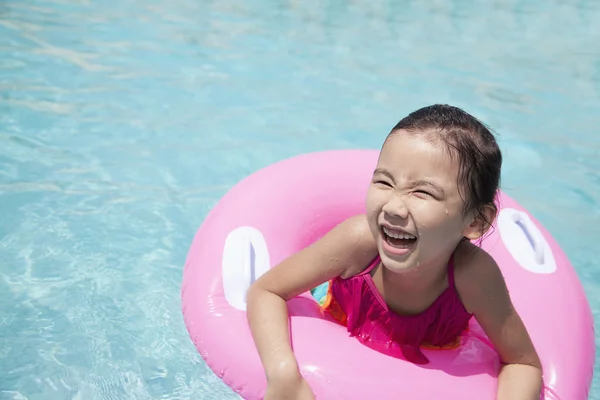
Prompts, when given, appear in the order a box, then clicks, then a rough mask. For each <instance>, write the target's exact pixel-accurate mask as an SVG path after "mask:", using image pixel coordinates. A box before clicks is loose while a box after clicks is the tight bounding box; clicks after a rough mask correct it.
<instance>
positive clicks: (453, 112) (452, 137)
mask: <svg viewBox="0 0 600 400" xmlns="http://www.w3.org/2000/svg"><path fill="white" fill-rule="evenodd" d="M401 130H402V131H405V132H408V133H411V134H425V135H430V138H431V140H433V141H435V140H440V141H441V142H442V143H443V144H444V145H445V147H446V148H447V149H448V151H449V154H450V156H451V157H455V159H457V160H458V163H459V167H458V188H459V193H460V196H461V197H462V199H463V201H464V202H465V205H464V209H463V212H464V213H465V214H466V213H468V212H470V211H474V212H475V216H476V217H479V218H482V219H483V220H484V221H485V222H486V223H488V224H489V225H491V223H492V221H488V220H487V219H486V216H485V214H484V213H483V209H484V207H485V206H492V207H494V209H495V210H496V211H497V208H496V204H495V201H496V199H497V197H496V196H497V195H498V189H499V186H500V170H501V168H502V153H501V152H500V148H499V147H498V144H497V143H496V139H495V138H494V135H493V134H492V132H491V131H490V129H489V128H488V127H487V126H486V125H484V124H483V123H482V122H481V121H479V120H478V119H477V118H475V117H473V116H472V115H470V114H469V113H467V112H465V111H463V110H461V109H460V108H457V107H453V106H449V105H446V104H435V105H431V106H428V107H423V108H420V109H418V110H416V111H414V112H412V113H410V114H409V115H408V116H406V117H405V118H403V119H402V120H401V121H400V122H398V123H397V124H396V126H394V128H393V129H392V130H391V132H390V134H389V135H388V138H389V137H390V136H391V135H393V134H396V133H398V131H401ZM386 142H387V139H386ZM384 145H385V144H384Z"/></svg>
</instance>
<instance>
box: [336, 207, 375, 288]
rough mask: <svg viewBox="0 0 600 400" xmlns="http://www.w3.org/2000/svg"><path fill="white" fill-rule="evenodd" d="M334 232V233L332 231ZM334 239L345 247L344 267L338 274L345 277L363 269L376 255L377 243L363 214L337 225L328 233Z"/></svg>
mask: <svg viewBox="0 0 600 400" xmlns="http://www.w3.org/2000/svg"><path fill="white" fill-rule="evenodd" d="M334 232H335V233H334ZM332 233H333V234H334V240H335V241H336V242H338V243H339V244H340V245H342V246H344V247H345V248H346V249H345V251H342V253H346V254H347V257H346V268H345V269H344V271H343V272H342V273H341V274H340V275H341V277H342V278H347V277H350V276H353V275H356V274H357V273H359V272H361V271H362V270H364V269H365V268H366V267H367V266H368V264H369V263H370V262H371V261H373V259H374V258H375V257H376V256H377V244H376V243H375V239H374V238H373V234H372V232H371V229H370V227H369V223H368V221H367V217H366V215H364V214H360V215H355V216H352V217H350V218H348V219H346V220H344V221H343V222H341V223H340V224H339V225H338V226H336V227H335V228H334V229H333V230H332V231H331V232H330V234H332Z"/></svg>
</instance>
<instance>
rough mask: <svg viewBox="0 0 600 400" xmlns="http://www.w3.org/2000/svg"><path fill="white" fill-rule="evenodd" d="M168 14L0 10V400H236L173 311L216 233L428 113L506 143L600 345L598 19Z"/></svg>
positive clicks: (599, 380)
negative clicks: (236, 206) (207, 231)
mask: <svg viewBox="0 0 600 400" xmlns="http://www.w3.org/2000/svg"><path fill="white" fill-rule="evenodd" d="M169 3H170V5H169V6H167V5H166V2H164V1H158V0H145V1H137V0H131V1H128V2H118V1H115V0H105V1H103V2H91V1H89V0H77V1H66V0H53V1H50V0H49V1H41V0H37V1H34V0H19V1H16V0H8V1H4V2H2V3H0V210H1V213H0V274H1V277H2V279H0V293H2V295H1V296H0V360H1V361H0V365H2V371H3V373H1V374H0V398H7V399H32V400H33V399H36V400H37V399H44V400H45V399H52V400H60V399H81V400H88V399H102V400H105V399H133V398H134V399H155V398H163V399H188V398H190V397H191V396H194V397H195V398H202V399H235V398H237V397H236V396H235V395H234V394H233V393H232V391H231V390H229V389H228V388H227V387H225V386H224V385H223V384H222V383H221V382H220V381H219V379H218V378H216V377H215V376H214V375H213V374H212V372H210V371H209V369H208V368H207V367H206V366H205V364H204V363H203V361H202V359H201V358H200V356H199V355H198V354H197V352H196V350H195V348H194V346H193V344H192V343H191V341H190V340H189V336H188V334H187V331H186V329H185V326H184V324H183V319H182V316H181V311H180V299H179V295H180V292H179V290H180V283H181V274H182V267H183V262H184V260H185V256H186V253H187V250H188V248H189V245H190V243H191V240H192V237H193V234H194V232H195V231H196V229H197V228H198V226H199V225H200V224H201V222H202V220H203V218H204V216H205V215H206V214H207V212H208V211H209V210H210V208H211V207H212V206H214V205H215V203H216V202H217V201H218V199H219V198H220V197H221V196H222V195H223V194H224V193H225V192H226V191H227V189H229V188H230V187H231V186H232V185H234V184H235V183H236V182H237V181H238V180H239V179H241V178H242V177H244V176H246V175H247V174H249V173H251V172H253V171H255V170H257V169H258V168H261V167H263V166H266V165H268V164H270V163H272V162H274V161H277V160H281V159H283V158H285V157H289V156H292V155H295V154H298V153H302V152H307V151H316V150H324V149H343V148H359V147H367V148H378V147H379V146H380V144H381V142H382V140H383V138H384V137H385V135H386V133H387V131H388V130H389V129H390V128H391V127H392V126H393V125H394V124H395V123H396V122H397V120H398V119H399V118H401V117H402V116H403V115H405V114H406V113H407V112H409V111H411V110H413V109H415V108H418V107H420V106H422V105H425V104H430V103H434V102H448V103H451V104H454V105H458V106H461V107H464V108H465V109H467V110H468V111H470V112H472V113H473V114H475V115H476V116H478V117H480V118H481V119H483V120H484V121H485V122H487V123H488V124H490V125H491V126H492V127H493V128H494V129H495V130H496V131H497V132H498V134H499V140H500V143H501V146H502V149H503V151H504V157H505V167H504V174H503V188H504V189H505V190H506V192H507V193H509V194H510V195H511V196H513V197H514V198H515V199H517V200H518V201H519V202H521V203H522V204H523V205H524V206H526V207H528V208H529V209H530V210H531V211H532V212H533V213H534V214H535V215H536V217H537V218H538V219H540V220H541V221H542V223H544V224H545V226H546V227H547V228H548V229H549V230H550V232H552V234H553V235H554V236H555V237H556V239H557V240H558V241H559V242H560V243H561V245H562V246H563V248H564V250H565V251H566V252H567V254H568V255H569V257H570V258H571V261H572V262H573V264H574V265H575V266H576V268H577V271H578V272H579V275H580V277H581V279H582V281H583V284H584V286H585V289H586V291H587V293H588V297H589V299H590V301H591V304H592V309H593V312H594V316H595V318H596V320H597V324H598V321H599V320H600V315H599V314H600V296H599V295H600V268H599V267H600V261H598V260H599V259H600V250H598V246H597V242H598V239H600V172H599V171H600V157H599V155H600V139H599V137H598V133H597V129H598V128H597V127H598V126H599V125H600V47H598V46H597V44H598V43H600V28H599V27H600V3H597V2H593V1H573V2H571V4H564V3H560V4H559V2H542V1H535V2H528V3H527V4H524V3H523V2H518V1H516V0H505V1H502V2H500V1H478V2H466V1H464V2H463V1H458V0H454V1H448V0H446V1H432V2H417V1H404V2H401V3H402V4H399V2H393V1H373V2H371V3H370V4H369V5H367V4H366V2H357V1H348V2H333V3H329V4H327V5H324V4H321V5H309V4H307V3H308V2H301V1H287V2H284V1H270V2H267V1H259V0H253V1H250V2H242V1H238V2H235V1H232V0H221V1H201V0H195V1H192V0H173V1H170V2H169ZM597 343H598V336H597ZM598 372H600V364H599V363H598V362H597V363H596V373H598ZM590 398H592V399H600V376H596V377H595V379H594V383H593V388H592V394H591V396H590Z"/></svg>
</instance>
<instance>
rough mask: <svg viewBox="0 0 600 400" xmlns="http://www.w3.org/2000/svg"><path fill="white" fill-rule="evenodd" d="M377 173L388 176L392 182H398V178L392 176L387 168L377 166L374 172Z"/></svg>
mask: <svg viewBox="0 0 600 400" xmlns="http://www.w3.org/2000/svg"><path fill="white" fill-rule="evenodd" d="M377 174H381V175H384V176H386V177H388V178H390V179H391V181H392V182H394V183H396V180H395V179H394V177H393V176H392V174H390V173H389V172H387V171H386V170H385V169H382V168H377V169H376V170H375V171H374V172H373V175H377Z"/></svg>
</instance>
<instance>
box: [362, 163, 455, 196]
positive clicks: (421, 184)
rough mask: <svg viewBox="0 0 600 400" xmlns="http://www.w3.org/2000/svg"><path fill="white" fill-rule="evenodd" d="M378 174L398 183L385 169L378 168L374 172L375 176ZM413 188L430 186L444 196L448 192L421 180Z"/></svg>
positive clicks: (413, 184) (412, 184)
mask: <svg viewBox="0 0 600 400" xmlns="http://www.w3.org/2000/svg"><path fill="white" fill-rule="evenodd" d="M377 174H381V175H384V176H386V177H387V178H389V179H390V180H391V181H392V182H393V183H394V184H395V183H396V181H395V180H394V177H393V176H392V174H390V173H389V172H388V171H386V170H385V169H382V168H377V169H376V170H375V171H374V172H373V175H377ZM411 186H412V187H418V186H428V187H430V188H432V189H434V190H437V191H438V192H440V193H441V194H442V195H444V194H445V193H446V192H444V189H443V188H442V187H441V186H439V185H437V184H435V183H434V182H431V181H428V180H426V179H419V180H416V181H413V182H411Z"/></svg>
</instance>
